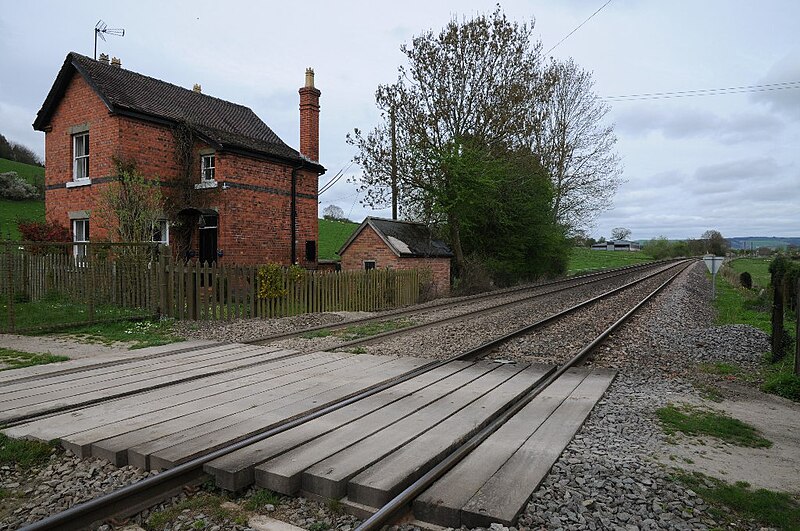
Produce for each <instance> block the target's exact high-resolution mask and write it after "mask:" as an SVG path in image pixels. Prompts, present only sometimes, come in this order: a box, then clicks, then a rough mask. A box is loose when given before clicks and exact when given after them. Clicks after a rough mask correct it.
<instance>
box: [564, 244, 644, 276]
mask: <svg viewBox="0 0 800 531" xmlns="http://www.w3.org/2000/svg"><path fill="white" fill-rule="evenodd" d="M652 260H653V259H652V258H651V257H650V256H649V255H647V254H645V253H643V252H642V251H633V252H623V251H593V250H591V249H588V248H586V247H573V249H572V252H571V254H570V257H569V265H568V269H567V274H568V275H577V274H580V273H587V272H589V271H597V270H600V269H612V268H615V267H623V266H627V265H633V264H639V263H642V262H650V261H652Z"/></svg>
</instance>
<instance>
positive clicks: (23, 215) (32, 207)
mask: <svg viewBox="0 0 800 531" xmlns="http://www.w3.org/2000/svg"><path fill="white" fill-rule="evenodd" d="M7 171H15V172H17V174H18V175H19V176H20V177H22V178H23V179H25V180H26V181H28V182H29V183H31V184H33V185H35V184H36V181H37V180H38V181H40V182H41V181H43V180H44V168H42V167H41V166H31V165H30V164H22V163H21V162H14V161H13V160H6V159H0V173H5V172H7ZM22 219H33V220H38V221H44V201H10V200H8V199H0V240H5V239H12V240H19V231H18V230H17V221H19V220H22Z"/></svg>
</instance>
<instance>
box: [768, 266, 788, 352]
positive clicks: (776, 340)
mask: <svg viewBox="0 0 800 531" xmlns="http://www.w3.org/2000/svg"><path fill="white" fill-rule="evenodd" d="M783 335H784V332H783V275H781V274H779V273H778V272H775V273H772V341H771V347H772V362H773V363H775V362H776V361H780V360H781V359H782V358H783V356H784V354H785V352H784V345H783Z"/></svg>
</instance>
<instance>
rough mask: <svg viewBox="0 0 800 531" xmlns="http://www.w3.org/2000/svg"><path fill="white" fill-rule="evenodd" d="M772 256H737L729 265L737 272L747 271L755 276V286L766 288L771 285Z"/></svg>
mask: <svg viewBox="0 0 800 531" xmlns="http://www.w3.org/2000/svg"><path fill="white" fill-rule="evenodd" d="M771 261H772V260H771V259H770V258H737V259H736V260H731V262H729V264H728V265H729V266H730V268H731V269H733V270H734V271H736V272H737V273H744V272H745V271H747V272H748V273H750V276H752V277H753V288H755V287H759V288H766V287H768V286H769V281H770V276H769V264H770V262H771Z"/></svg>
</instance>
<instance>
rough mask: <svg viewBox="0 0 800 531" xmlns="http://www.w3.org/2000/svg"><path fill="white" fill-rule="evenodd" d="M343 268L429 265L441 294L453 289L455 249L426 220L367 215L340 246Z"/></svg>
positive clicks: (348, 269)
mask: <svg viewBox="0 0 800 531" xmlns="http://www.w3.org/2000/svg"><path fill="white" fill-rule="evenodd" d="M339 256H341V257H342V270H343V271H353V270H359V269H376V268H382V267H388V268H393V269H429V270H430V271H431V274H432V276H433V283H434V285H435V286H436V292H437V294H438V295H445V294H447V293H449V292H450V259H451V258H452V257H453V253H452V251H450V248H449V247H448V246H447V244H446V243H444V242H443V241H441V240H437V239H434V238H433V235H432V234H431V230H430V228H429V227H428V226H427V225H425V224H423V223H413V222H409V221H393V220H391V219H382V218H375V217H371V216H369V217H367V218H366V219H364V221H363V223H361V225H360V226H359V227H358V228H357V229H356V230H355V232H353V234H352V235H351V236H350V238H349V239H348V240H347V241H346V242H345V243H344V245H343V246H342V248H341V249H339Z"/></svg>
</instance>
